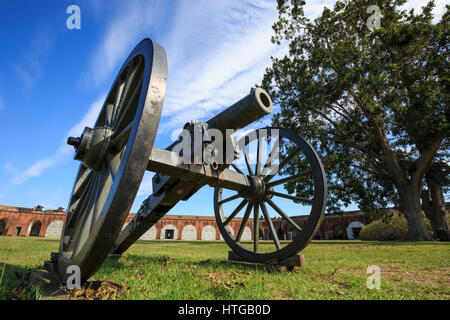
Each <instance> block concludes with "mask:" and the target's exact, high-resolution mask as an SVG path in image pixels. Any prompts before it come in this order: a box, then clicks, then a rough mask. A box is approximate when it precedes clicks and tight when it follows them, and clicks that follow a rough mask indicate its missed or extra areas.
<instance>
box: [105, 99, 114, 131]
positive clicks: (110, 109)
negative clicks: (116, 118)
mask: <svg viewBox="0 0 450 320" xmlns="http://www.w3.org/2000/svg"><path fill="white" fill-rule="evenodd" d="M113 111H114V105H112V104H110V103H109V104H107V105H106V115H105V127H111V126H112V117H113Z"/></svg>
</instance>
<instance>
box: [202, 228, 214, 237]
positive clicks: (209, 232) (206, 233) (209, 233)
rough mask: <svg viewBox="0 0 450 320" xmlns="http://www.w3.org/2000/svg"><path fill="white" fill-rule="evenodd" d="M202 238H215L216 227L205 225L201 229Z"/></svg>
mask: <svg viewBox="0 0 450 320" xmlns="http://www.w3.org/2000/svg"><path fill="white" fill-rule="evenodd" d="M202 240H216V229H215V228H214V227H213V226H210V225H207V226H204V227H203V229H202Z"/></svg>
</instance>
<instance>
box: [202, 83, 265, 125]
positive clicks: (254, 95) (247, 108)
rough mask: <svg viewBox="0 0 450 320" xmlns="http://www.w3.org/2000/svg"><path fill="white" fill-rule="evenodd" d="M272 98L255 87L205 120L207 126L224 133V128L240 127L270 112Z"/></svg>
mask: <svg viewBox="0 0 450 320" xmlns="http://www.w3.org/2000/svg"><path fill="white" fill-rule="evenodd" d="M272 111H273V105H272V100H271V99H270V97H269V95H268V94H267V92H266V90H264V89H262V88H256V89H255V90H252V92H251V93H250V94H249V95H247V96H245V97H244V98H242V99H241V100H239V101H238V102H236V103H235V104H233V105H232V106H231V107H229V108H227V109H225V110H224V111H222V112H221V113H219V114H218V115H216V116H215V117H213V118H212V119H210V120H208V121H206V123H207V124H208V128H214V129H218V130H220V131H222V132H223V133H225V130H226V129H233V130H238V129H242V128H244V127H246V126H248V125H249V124H251V123H252V122H254V121H256V120H258V119H261V118H262V117H264V116H265V115H268V114H270V113H272Z"/></svg>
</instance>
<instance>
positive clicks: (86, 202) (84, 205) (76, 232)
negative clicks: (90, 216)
mask: <svg viewBox="0 0 450 320" xmlns="http://www.w3.org/2000/svg"><path fill="white" fill-rule="evenodd" d="M97 177H98V174H97V173H95V175H94V179H93V183H91V184H90V186H89V189H88V190H87V193H86V195H85V197H84V200H83V202H82V203H81V207H80V209H79V210H77V211H78V214H77V220H76V222H75V223H74V227H75V229H74V230H73V231H72V233H71V236H70V245H69V247H68V248H67V250H66V251H72V249H73V246H74V245H75V242H79V241H78V238H79V235H80V232H81V229H82V226H83V222H84V220H85V218H86V211H87V208H88V206H89V204H90V202H91V201H92V196H93V192H92V188H93V187H94V186H95V185H96V184H97ZM74 240H76V241H74Z"/></svg>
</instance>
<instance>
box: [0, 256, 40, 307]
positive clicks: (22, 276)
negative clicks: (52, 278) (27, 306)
mask: <svg viewBox="0 0 450 320" xmlns="http://www.w3.org/2000/svg"><path fill="white" fill-rule="evenodd" d="M29 271H31V270H28V269H26V268H24V267H22V266H16V265H12V264H4V263H1V262H0V279H1V280H0V300H18V299H20V300H29V299H36V297H37V292H35V290H37V288H33V287H32V286H31V285H29V283H28V281H27V280H28V279H27V278H28V275H29Z"/></svg>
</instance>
